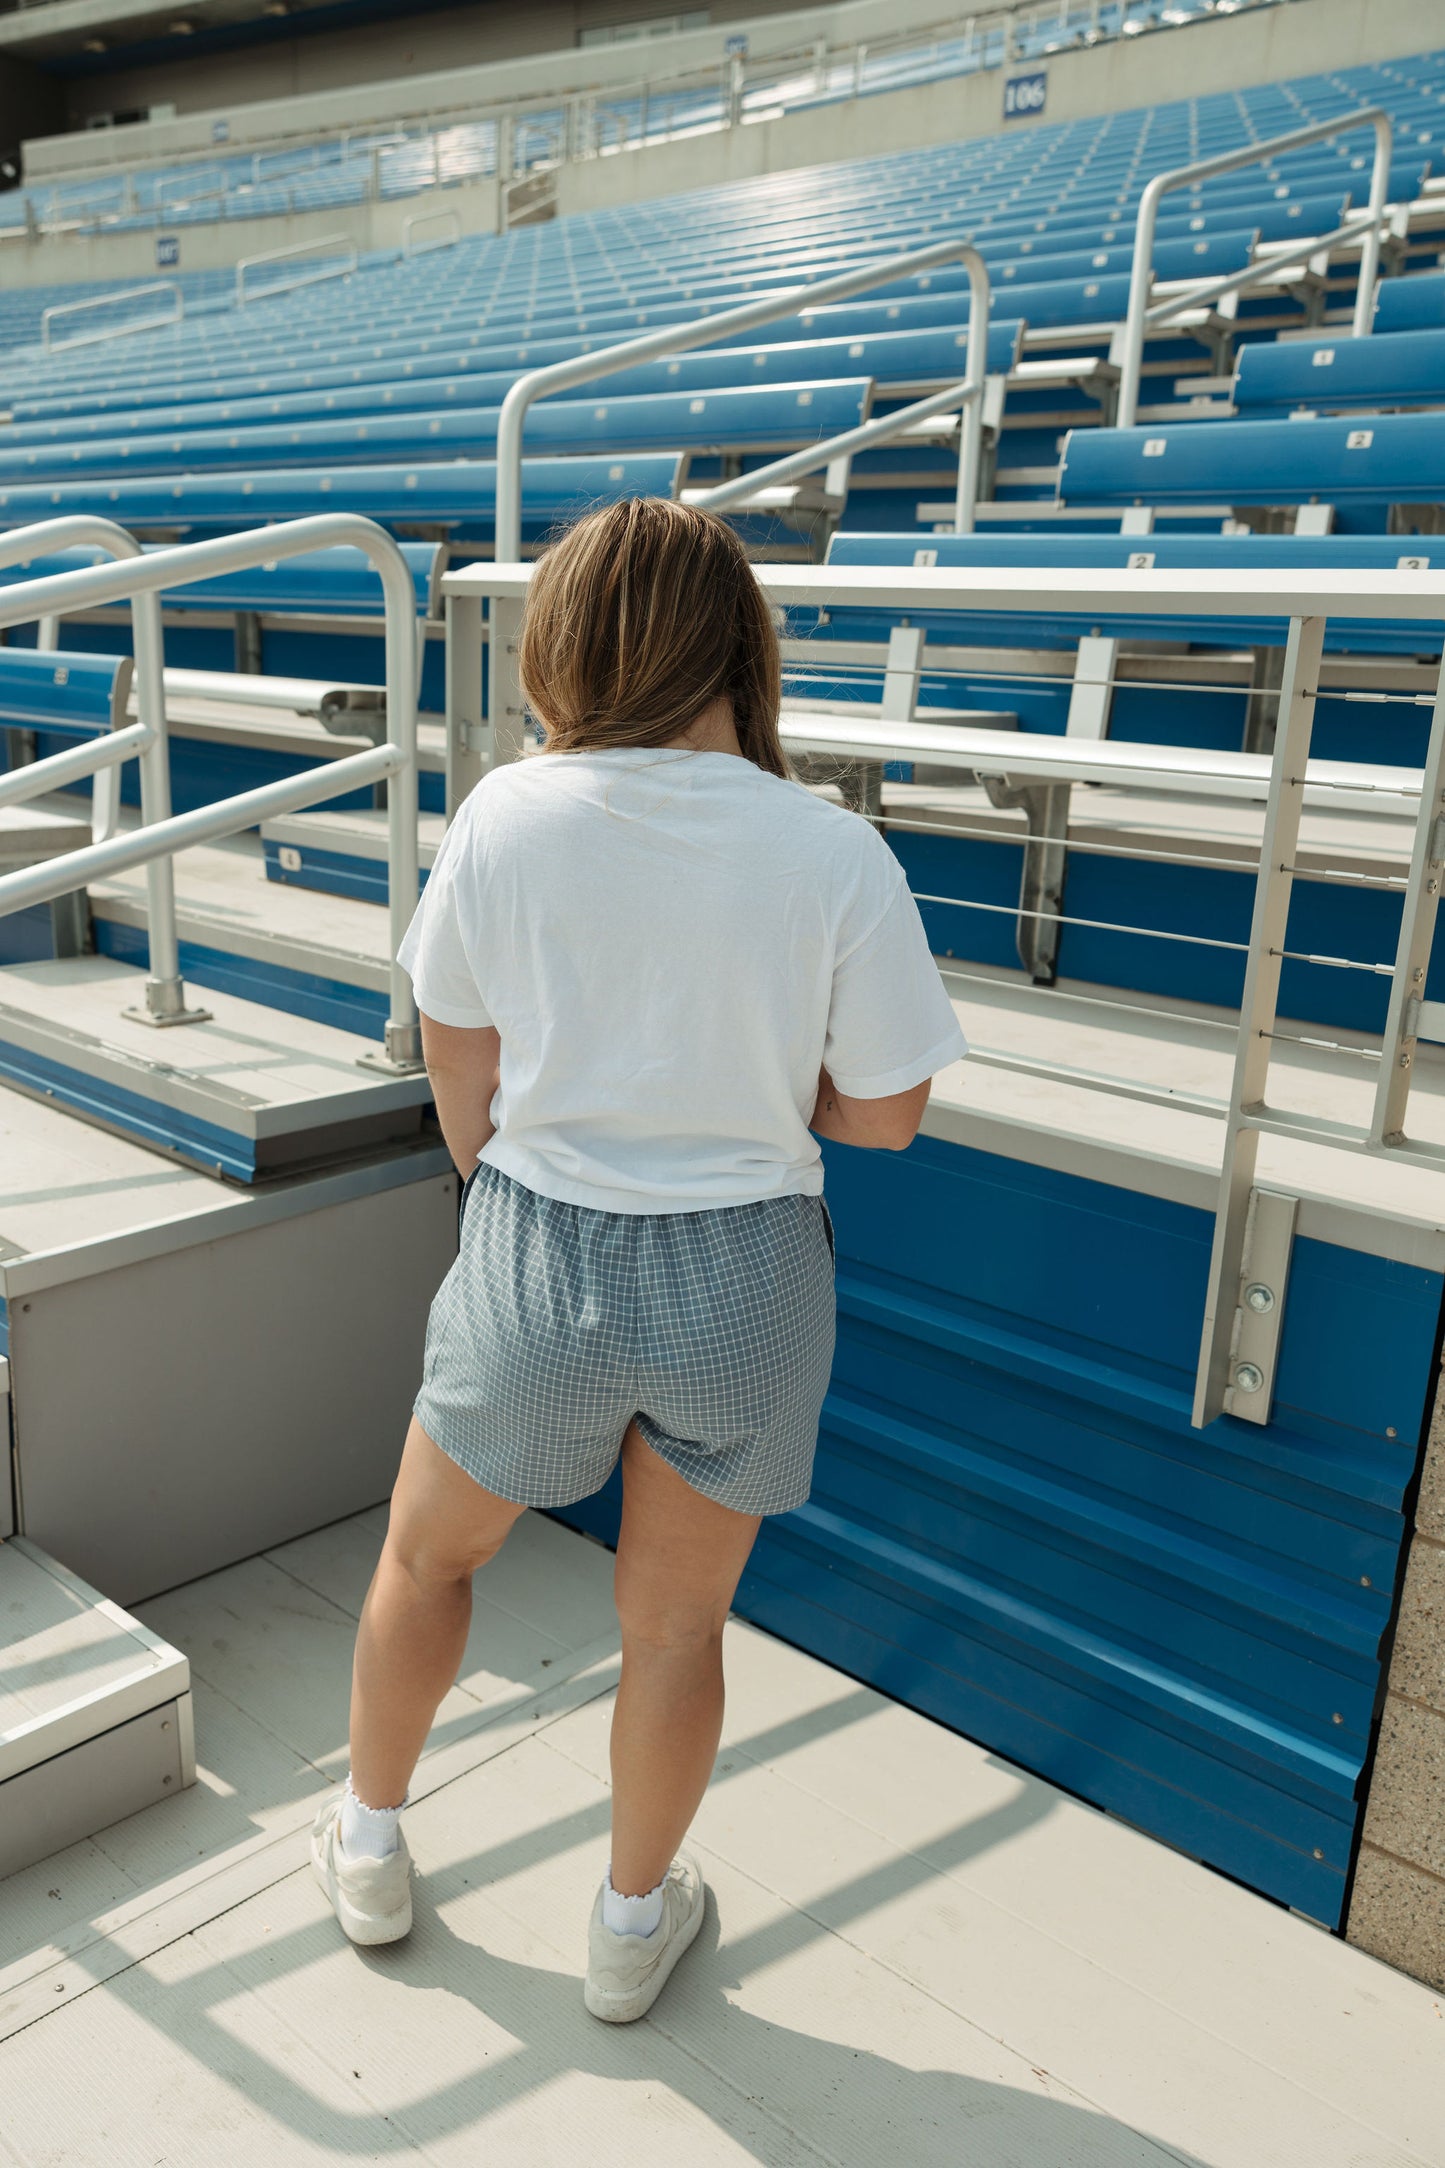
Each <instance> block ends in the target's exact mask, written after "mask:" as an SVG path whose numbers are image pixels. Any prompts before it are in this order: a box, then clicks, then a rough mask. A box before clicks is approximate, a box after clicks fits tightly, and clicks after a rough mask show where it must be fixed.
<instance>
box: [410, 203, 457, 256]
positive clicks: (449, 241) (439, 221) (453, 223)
mask: <svg viewBox="0 0 1445 2168" xmlns="http://www.w3.org/2000/svg"><path fill="white" fill-rule="evenodd" d="M438 225H445V226H449V227H450V229H451V230H450V232H449V234H448V235H447V237H446V239H445V240H440V241H426V242H424V243H423V244H422V246H421V247H420V248H414V247H413V246H412V235H413V234H414V233H415V232H416V229H417V227H418V226H438ZM461 237H462V222H461V219H460V218H459V217H458V216H457V214H456V212H455V211H414V212H413V213H412V215H411V217H410V218H404V219H403V220H402V222H401V252H402V254H403V256H430V255H431V253H432V251H433V250H434V249H439V248H455V247H456V245H457V243H458V241H460V239H461Z"/></svg>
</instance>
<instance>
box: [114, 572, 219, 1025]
mask: <svg viewBox="0 0 1445 2168" xmlns="http://www.w3.org/2000/svg"><path fill="white" fill-rule="evenodd" d="M137 554H139V553H137ZM132 607H133V609H134V612H135V617H134V624H135V643H134V644H135V705H136V719H137V721H138V722H139V723H140V724H141V725H142V726H143V727H144V728H145V729H146V730H148V731H149V732H150V733H151V736H150V740H149V743H148V744H147V745H146V747H145V750H144V751H143V752H142V754H141V756H140V762H139V766H140V817H141V825H142V827H144V828H154V827H155V826H156V825H157V823H158V822H160V821H164V820H169V819H170V815H171V768H170V745H169V743H168V740H167V736H166V681H165V635H164V633H163V631H162V626H161V598H160V596H159V594H157V593H156V592H155V590H154V589H152V590H151V591H150V592H149V593H148V594H137V595H135V596H133V597H132ZM146 929H147V948H148V952H149V959H150V968H149V971H148V973H147V976H146V982H145V1004H144V1006H143V1007H141V1008H134V1009H127V1010H126V1011H125V1014H126V1015H127V1016H129V1017H130V1018H132V1020H133V1021H135V1022H137V1023H142V1024H155V1025H158V1026H165V1025H170V1024H198V1023H202V1022H204V1021H205V1020H206V1018H208V1017H209V1015H210V1013H211V1012H210V1010H209V1009H201V1008H187V1006H186V988H185V982H184V980H183V979H182V977H181V954H180V943H179V940H178V937H177V934H176V869H175V860H174V859H173V858H169V857H163V858H153V859H151V860H150V862H149V864H148V865H147V867H146Z"/></svg>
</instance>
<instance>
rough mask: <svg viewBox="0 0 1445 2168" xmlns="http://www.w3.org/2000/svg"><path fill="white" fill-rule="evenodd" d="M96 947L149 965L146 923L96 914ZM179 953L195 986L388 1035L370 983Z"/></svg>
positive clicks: (189, 944) (183, 948)
mask: <svg viewBox="0 0 1445 2168" xmlns="http://www.w3.org/2000/svg"><path fill="white" fill-rule="evenodd" d="M95 950H96V954H97V955H98V956H113V957H115V959H116V961H117V962H119V963H125V964H135V965H137V966H138V967H140V968H141V969H142V970H144V969H148V968H149V963H150V945H149V943H148V941H147V939H146V934H145V928H144V927H142V926H125V925H122V924H120V923H119V921H118V920H115V919H108V918H102V917H97V918H96V921H95ZM180 957H181V972H182V975H183V977H185V978H186V979H187V980H189V981H190V982H191V983H192V984H193V985H196V986H210V987H214V989H215V990H216V992H217V993H219V994H235V995H237V996H238V998H239V999H240V1000H242V1001H256V1002H259V1003H261V1004H262V1006H263V1007H265V1008H270V1009H281V1010H282V1011H284V1013H285V1014H286V1015H288V1016H305V1017H309V1018H310V1020H311V1022H312V1023H314V1024H333V1025H335V1027H336V1029H337V1030H338V1031H352V1032H355V1033H356V1034H357V1035H358V1037H360V1038H363V1039H381V1038H383V1037H384V1036H385V1029H386V1018H387V1009H388V1006H389V1004H388V1001H387V997H386V995H385V994H384V993H378V992H373V990H372V989H371V988H370V987H369V986H348V985H346V984H345V983H344V981H342V980H340V979H328V978H323V977H322V975H321V974H320V973H319V972H313V971H294V970H292V969H291V968H290V967H289V966H288V965H286V964H268V963H260V962H258V961H257V960H256V958H255V957H252V956H233V955H231V954H229V953H228V952H227V951H226V950H224V949H217V948H211V947H208V946H206V945H205V944H204V943H201V942H198V941H182V942H181V944H180ZM146 1104H147V1105H149V1101H147V1102H146ZM228 1171H229V1170H228ZM240 1179H242V1180H243V1181H248V1180H249V1179H250V1176H249V1175H242V1176H241V1177H240Z"/></svg>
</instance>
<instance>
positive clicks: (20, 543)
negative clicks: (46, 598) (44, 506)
mask: <svg viewBox="0 0 1445 2168" xmlns="http://www.w3.org/2000/svg"><path fill="white" fill-rule="evenodd" d="M80 548H92V549H99V550H104V551H105V552H106V554H107V555H108V556H109V557H111V558H113V559H115V560H117V561H118V562H119V563H122V564H132V563H134V562H135V561H136V559H138V558H139V557H140V556H141V554H142V551H141V546H140V544H139V542H137V541H136V539H135V537H134V535H132V534H128V533H127V532H126V530H125V528H124V527H118V526H117V525H116V524H115V522H114V520H109V519H99V518H97V517H95V516H94V515H92V514H90V513H86V512H73V513H67V514H65V515H64V516H63V517H61V518H59V519H47V520H41V521H40V522H38V524H36V525H35V526H33V527H20V528H16V529H15V530H14V531H13V532H12V533H10V534H7V535H5V536H3V537H0V565H20V564H25V563H27V562H28V561H29V560H31V559H32V558H35V557H41V556H44V555H45V554H46V553H47V552H49V551H50V550H60V549H80ZM34 584H36V585H38V584H40V583H38V582H37V583H34ZM15 592H17V593H20V592H24V593H27V594H29V593H32V592H33V586H32V585H30V584H27V585H26V587H25V588H24V589H18V588H17V589H16V590H15ZM129 599H130V606H131V647H132V651H133V653H134V657H135V703H136V716H137V721H136V723H135V724H134V725H133V726H132V728H133V730H134V732H135V733H136V734H135V735H134V736H132V730H131V729H126V730H118V731H114V732H112V734H111V735H110V736H109V737H108V738H105V739H102V740H100V741H98V742H97V743H95V744H92V745H81V746H73V747H71V748H69V749H68V750H67V751H66V752H63V753H58V754H54V755H52V756H51V758H50V759H48V760H36V761H31V762H29V763H28V764H27V766H26V767H25V768H24V769H23V770H20V771H19V774H20V775H21V776H22V777H23V780H24V782H25V784H26V785H27V786H28V787H27V788H25V789H19V788H16V789H13V790H11V791H9V792H7V794H6V795H7V799H8V801H9V802H10V803H12V804H14V803H16V802H23V801H24V799H26V798H28V797H34V796H38V795H39V793H40V792H41V791H44V790H60V789H63V788H64V787H65V785H66V784H67V783H69V782H73V781H78V780H79V779H80V777H82V776H84V775H87V774H93V775H94V776H95V777H96V786H95V798H94V801H93V804H92V815H91V837H92V841H93V842H94V843H104V842H106V841H107V840H108V838H109V836H110V834H111V832H112V830H113V829H114V827H115V825H116V822H117V821H118V819H119V817H120V766H121V764H122V763H123V762H124V761H125V760H127V759H129V758H130V757H131V754H132V753H134V754H135V755H136V756H137V757H138V759H139V763H140V801H141V820H142V821H143V822H144V823H145V824H146V826H147V827H150V826H155V825H158V824H159V823H160V822H161V821H164V820H168V819H169V818H170V811H171V772H170V762H169V756H168V753H167V747H166V698H165V637H164V633H163V630H162V620H161V603H160V596H159V595H158V594H153V593H149V592H147V591H145V590H141V589H137V590H136V591H135V592H134V593H132V594H131V596H130V598H129ZM34 615H35V616H36V617H38V619H39V627H38V630H39V645H40V646H41V647H48V646H51V645H53V639H54V616H53V614H52V613H50V612H41V611H37V612H35V613H34ZM5 622H7V623H11V624H14V623H19V624H25V623H28V622H29V619H28V617H21V618H18V619H16V618H7V619H6V620H5ZM124 747H128V748H129V750H123V749H122V748H124ZM87 756H88V763H89V764H88V765H87ZM80 885H82V884H81V883H78V882H77V883H72V886H80ZM146 915H147V919H148V922H149V925H150V929H151V935H150V974H149V977H148V978H147V980H146V1010H147V1013H148V1014H149V1015H151V1016H153V1017H155V1018H156V1020H157V1021H158V1022H164V1021H165V1020H166V1019H167V1018H170V1017H180V1016H183V1015H184V1014H185V988H184V985H183V983H182V980H181V967H180V950H179V947H178V944H177V938H176V899H175V880H174V873H173V869H172V866H171V862H170V860H169V859H168V858H164V859H156V860H155V861H154V862H153V863H152V864H151V865H150V866H148V867H147V869H146Z"/></svg>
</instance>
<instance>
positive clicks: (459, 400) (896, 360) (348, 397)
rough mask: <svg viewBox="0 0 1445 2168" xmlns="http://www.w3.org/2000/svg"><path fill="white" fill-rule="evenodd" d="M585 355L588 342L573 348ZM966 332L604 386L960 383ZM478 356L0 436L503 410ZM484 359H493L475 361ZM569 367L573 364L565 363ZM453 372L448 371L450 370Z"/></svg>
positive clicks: (993, 369)
mask: <svg viewBox="0 0 1445 2168" xmlns="http://www.w3.org/2000/svg"><path fill="white" fill-rule="evenodd" d="M1022 336H1023V325H1022V324H1021V323H1019V322H1018V321H1017V320H1016V319H1011V320H1009V321H1006V322H1004V321H994V322H991V323H990V324H989V327H988V354H987V357H986V368H987V373H988V374H989V375H990V376H1004V375H1007V373H1008V371H1009V370H1010V369H1012V368H1013V367H1014V366H1015V364H1016V362H1017V360H1018V353H1019V344H1020V341H1021V339H1022ZM565 343H568V344H571V345H572V347H573V349H574V351H575V352H578V353H581V352H582V351H583V348H582V345H581V342H580V341H570V342H565ZM967 346H968V332H967V329H966V328H965V329H963V330H954V329H953V328H952V327H951V326H948V327H939V328H938V329H936V330H935V329H925V330H922V331H888V332H881V333H875V334H873V335H872V336H870V337H867V338H862V339H846V338H835V339H795V340H791V341H789V342H788V343H786V344H784V345H777V344H773V345H768V346H751V347H745V348H742V349H731V348H728V349H722V350H719V351H715V352H708V353H702V354H678V355H674V356H673V358H672V359H671V360H670V361H649V362H643V363H641V364H640V365H639V366H638V367H636V368H632V369H620V370H618V371H617V372H616V373H615V374H614V375H612V376H608V377H604V378H601V379H599V382H598V385H597V390H598V392H599V394H600V393H605V394H606V395H607V396H608V397H609V398H612V399H620V398H623V397H628V396H630V397H636V396H640V395H643V394H651V393H656V392H699V391H712V390H722V389H727V388H729V387H739V386H742V385H747V386H749V387H752V386H755V385H777V384H797V383H804V382H808V381H817V380H821V379H831V378H834V377H863V376H871V377H872V378H873V380H874V384H875V386H876V387H877V388H878V389H879V390H886V389H888V388H889V387H890V386H893V385H904V384H906V385H909V386H912V385H914V384H926V385H929V386H932V385H935V384H937V385H940V386H941V385H943V384H948V383H952V382H953V381H955V380H956V379H957V378H958V377H960V376H961V375H962V373H963V369H964V365H965V361H966V358H967V354H966V349H967ZM471 358H472V357H468V356H466V355H462V356H460V357H455V370H454V372H453V373H450V374H448V373H446V369H439V370H438V372H437V373H436V374H435V375H426V376H415V377H410V378H408V379H407V380H406V381H405V382H396V381H395V380H393V381H390V382H387V383H373V382H367V383H364V384H352V385H343V386H339V387H332V388H330V389H325V390H307V391H290V392H274V393H270V394H266V395H262V394H256V395H254V396H251V397H247V398H237V399H223V400H215V399H195V400H190V401H188V402H186V403H185V404H184V405H181V404H171V405H161V406H148V407H134V408H131V409H130V410H128V411H127V412H124V413H119V414H116V413H111V412H109V411H105V412H100V413H93V414H79V415H74V416H70V417H67V418H63V419H59V418H57V419H51V420H46V421H33V422H21V423H17V424H15V425H13V426H12V427H10V428H8V429H0V452H4V453H7V454H8V453H10V452H11V451H13V450H15V449H16V448H18V447H19V446H22V445H30V444H52V443H63V444H67V445H69V444H83V443H85V442H86V441H87V440H88V439H90V438H93V437H115V438H123V437H129V436H132V435H141V434H144V433H146V432H148V431H160V430H182V429H219V428H222V427H229V426H231V425H233V424H237V423H240V424H248V423H253V422H255V423H261V422H283V421H293V420H297V421H307V420H318V421H319V420H324V419H325V418H326V417H327V416H329V415H333V414H334V415H338V416H344V415H349V414H393V413H395V414H404V413H414V412H416V411H418V410H424V411H429V412H439V411H441V410H442V409H444V408H447V407H487V406H500V404H501V402H502V401H503V399H505V397H506V396H507V393H508V392H509V391H510V390H511V388H512V386H513V384H515V383H516V381H517V378H518V376H519V375H520V374H521V373H522V372H521V370H520V368H510V369H509V368H497V369H493V368H486V369H472V368H471V367H470V366H469V363H470V360H471ZM476 358H480V359H485V358H486V357H485V356H481V357H476ZM558 358H566V357H558ZM451 366H452V365H451V364H450V363H449V364H447V368H451Z"/></svg>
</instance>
